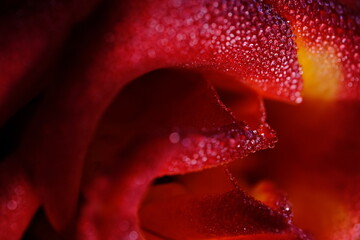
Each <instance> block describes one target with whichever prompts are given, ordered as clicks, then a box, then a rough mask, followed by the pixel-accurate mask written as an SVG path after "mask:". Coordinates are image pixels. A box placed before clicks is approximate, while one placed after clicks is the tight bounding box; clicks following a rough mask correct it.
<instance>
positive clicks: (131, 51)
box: [19, 0, 301, 229]
mask: <svg viewBox="0 0 360 240" xmlns="http://www.w3.org/2000/svg"><path fill="white" fill-rule="evenodd" d="M116 4H117V5H115V2H114V4H112V5H111V6H108V7H109V8H106V7H104V10H106V11H105V12H106V14H104V15H103V18H99V19H97V22H98V23H97V24H98V25H96V26H100V27H99V28H98V29H95V30H96V34H93V33H94V29H92V28H93V25H91V26H89V28H91V30H92V31H90V30H89V32H87V33H85V35H84V38H83V39H82V40H83V42H80V43H79V45H84V47H83V48H81V49H82V50H79V52H77V54H80V56H81V57H79V58H75V59H76V60H75V62H74V63H72V64H70V66H71V68H70V71H69V72H66V73H65V74H64V76H61V77H60V78H61V79H62V81H61V82H59V83H56V84H54V85H53V86H52V88H51V89H50V90H49V91H48V92H47V94H46V96H45V97H44V101H43V104H42V106H41V107H40V108H39V113H38V114H37V116H35V118H34V120H33V123H32V125H31V127H30V130H29V132H28V134H27V136H26V138H25V141H24V143H23V148H22V150H21V151H20V152H19V154H20V155H21V157H23V158H24V159H27V160H28V162H29V163H31V166H34V175H35V176H36V183H37V184H38V186H39V191H40V192H41V195H42V197H43V199H44V202H45V209H46V212H48V214H49V217H50V220H51V222H52V223H53V224H54V225H55V226H56V228H58V229H59V228H63V227H64V225H66V223H68V222H69V219H71V218H72V217H73V216H74V212H75V208H76V202H77V198H78V192H79V187H80V179H81V175H82V169H83V160H84V157H85V154H86V152H87V148H88V146H89V143H90V141H91V138H92V136H93V133H94V131H95V129H96V126H97V124H98V121H99V120H100V119H101V116H102V114H103V113H104V112H105V110H106V108H107V107H108V106H109V105H110V103H111V101H112V100H113V99H114V98H115V96H116V94H118V92H119V91H120V90H121V89H122V88H123V87H124V86H125V84H126V83H128V82H130V81H131V80H133V79H134V78H136V77H139V76H141V75H143V74H144V73H146V72H149V71H151V70H154V69H156V68H160V67H174V66H177V67H179V66H180V67H182V68H191V69H197V70H198V71H202V70H212V71H215V72H220V73H227V74H230V75H231V76H233V77H234V78H235V79H237V80H238V81H243V82H246V83H247V84H248V85H250V86H252V87H254V88H256V89H257V90H258V91H260V92H263V93H264V94H267V95H269V96H271V97H274V98H281V99H286V100H290V101H300V100H301V99H300V96H299V95H300V94H299V90H300V89H301V81H300V74H299V65H298V63H297V61H296V49H295V46H294V42H293V34H292V32H291V30H290V27H289V26H288V24H287V23H286V22H285V21H284V20H283V19H282V18H281V17H279V16H278V15H277V14H276V13H275V12H273V11H272V10H270V8H269V7H268V6H267V5H265V4H263V3H258V2H255V1H250V0H249V1H235V2H229V3H228V5H227V4H219V3H218V2H217V1H211V2H205V1H195V2H194V1H187V2H185V3H184V4H182V5H181V6H176V3H175V5H174V3H173V2H169V1H165V0H164V1H146V2H144V1H131V3H130V2H128V3H125V2H122V1H121V2H116ZM179 7H181V11H179ZM199 14H200V15H199ZM201 14H202V15H201ZM99 16H101V14H99ZM159 21H160V22H159ZM240 21H242V22H243V24H240ZM253 24H255V25H253ZM227 34H230V35H229V36H232V35H231V34H233V37H232V38H231V39H230V40H227ZM97 36H100V37H97ZM248 38H249V40H248ZM89 39H90V40H91V41H90V40H89ZM164 42H165V45H164ZM44 149H46V150H44ZM60 199H61V200H60Z"/></svg>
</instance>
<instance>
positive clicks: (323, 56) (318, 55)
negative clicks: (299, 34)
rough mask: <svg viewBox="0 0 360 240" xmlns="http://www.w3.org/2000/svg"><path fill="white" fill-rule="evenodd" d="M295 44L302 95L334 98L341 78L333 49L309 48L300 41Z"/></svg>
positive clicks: (325, 98) (324, 98) (326, 98)
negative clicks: (300, 71)
mask: <svg viewBox="0 0 360 240" xmlns="http://www.w3.org/2000/svg"><path fill="white" fill-rule="evenodd" d="M297 44H298V59H299V62H300V65H301V66H302V68H303V79H304V89H303V96H304V97H305V98H317V99H319V98H320V99H323V100H332V99H335V98H336V96H337V94H338V91H339V87H340V82H341V81H342V78H343V73H342V70H341V67H340V65H339V63H338V62H337V59H338V57H337V56H336V51H335V49H333V48H328V49H325V48H321V47H318V48H316V47H314V48H311V49H310V48H308V47H307V46H306V45H305V44H302V42H301V41H298V42H297Z"/></svg>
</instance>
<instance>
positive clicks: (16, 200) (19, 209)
mask: <svg viewBox="0 0 360 240" xmlns="http://www.w3.org/2000/svg"><path fill="white" fill-rule="evenodd" d="M39 203H40V201H39V199H38V197H37V196H36V194H35V190H34V188H33V186H32V184H31V183H30V181H29V178H28V176H27V175H26V171H25V170H24V166H22V165H21V164H20V163H18V161H17V160H16V159H7V160H5V161H3V162H1V164H0V216H1V218H0V239H3V240H17V239H20V238H21V236H22V234H23V233H24V231H25V229H26V228H27V226H28V224H29V222H30V220H31V218H32V217H33V215H34V213H35V211H36V210H37V208H38V206H39Z"/></svg>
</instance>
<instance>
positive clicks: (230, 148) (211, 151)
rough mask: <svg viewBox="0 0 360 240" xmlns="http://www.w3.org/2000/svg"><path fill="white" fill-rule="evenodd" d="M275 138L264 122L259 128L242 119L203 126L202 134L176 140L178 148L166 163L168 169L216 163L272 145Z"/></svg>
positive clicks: (205, 165) (188, 169)
mask: <svg viewBox="0 0 360 240" xmlns="http://www.w3.org/2000/svg"><path fill="white" fill-rule="evenodd" d="M173 135H174V133H172V134H171V135H170V136H173ZM170 141H171V140H170ZM275 142H276V136H275V132H274V131H273V130H272V129H270V127H269V126H268V125H267V124H263V125H261V126H260V127H259V129H250V127H248V126H247V125H245V124H244V123H242V122H235V123H233V124H231V125H227V126H224V127H221V128H219V129H217V130H216V131H207V130H204V131H203V132H202V134H201V135H189V134H188V135H186V136H183V137H181V138H179V140H178V141H177V142H176V144H179V145H180V149H181V150H180V151H179V154H176V155H175V156H174V158H175V159H171V161H170V162H169V164H168V165H167V166H166V167H167V172H170V173H178V172H187V171H194V170H200V169H203V168H204V167H207V168H208V167H211V166H218V165H220V164H225V163H228V162H230V161H234V160H236V159H241V158H244V157H246V156H247V155H248V154H250V153H254V152H257V151H259V150H262V149H266V148H269V147H270V148H271V147H274V144H275Z"/></svg>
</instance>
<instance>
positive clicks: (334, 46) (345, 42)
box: [268, 0, 360, 99]
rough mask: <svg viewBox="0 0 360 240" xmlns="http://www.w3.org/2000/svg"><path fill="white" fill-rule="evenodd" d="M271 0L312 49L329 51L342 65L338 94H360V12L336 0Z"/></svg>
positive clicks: (317, 52)
mask: <svg viewBox="0 0 360 240" xmlns="http://www.w3.org/2000/svg"><path fill="white" fill-rule="evenodd" d="M268 2H270V3H271V4H273V5H274V6H275V8H276V10H277V11H279V12H280V13H281V14H282V15H283V16H284V17H285V18H286V19H288V20H289V21H290V22H291V25H292V26H293V28H294V31H295V34H296V35H297V37H298V38H299V39H300V40H301V41H302V42H304V43H305V44H306V47H307V48H309V49H310V51H311V52H313V53H315V54H320V55H321V54H324V52H330V57H329V58H328V61H329V62H330V63H331V64H339V65H340V67H341V70H342V75H343V76H342V78H341V79H340V81H341V82H340V85H341V92H340V93H339V94H340V95H339V97H340V98H350V99H353V98H359V97H360V14H359V13H358V12H356V10H354V9H350V8H349V7H346V6H344V5H342V4H341V3H339V2H337V1H334V0H326V1H325V0H316V1H315V0H310V1H305V0H296V1H293V0H291V1H289V0H270V1H268ZM320 64H321V63H319V65H320ZM319 67H321V66H319ZM322 81H326V79H322Z"/></svg>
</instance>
